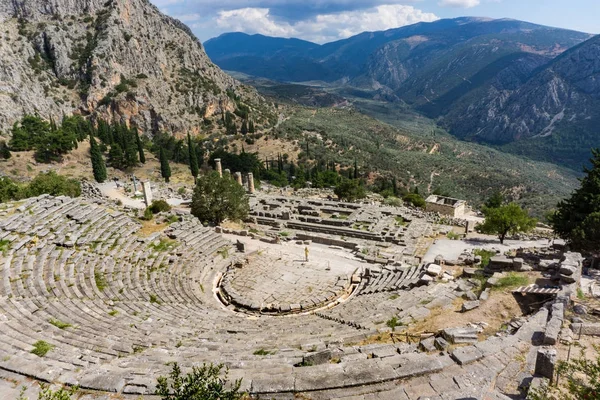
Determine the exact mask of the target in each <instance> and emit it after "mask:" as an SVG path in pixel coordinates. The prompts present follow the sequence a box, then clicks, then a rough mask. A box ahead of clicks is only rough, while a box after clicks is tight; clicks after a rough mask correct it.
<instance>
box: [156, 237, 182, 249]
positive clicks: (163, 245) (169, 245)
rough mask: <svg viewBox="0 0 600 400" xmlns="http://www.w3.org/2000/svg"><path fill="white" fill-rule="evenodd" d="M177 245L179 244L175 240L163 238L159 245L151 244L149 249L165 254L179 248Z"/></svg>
mask: <svg viewBox="0 0 600 400" xmlns="http://www.w3.org/2000/svg"><path fill="white" fill-rule="evenodd" d="M177 245H178V243H177V242H176V241H174V240H171V239H166V238H162V239H160V240H159V242H158V243H152V244H150V246H149V247H150V248H151V249H154V251H158V252H165V251H171V250H173V249H174V248H175V247H177Z"/></svg>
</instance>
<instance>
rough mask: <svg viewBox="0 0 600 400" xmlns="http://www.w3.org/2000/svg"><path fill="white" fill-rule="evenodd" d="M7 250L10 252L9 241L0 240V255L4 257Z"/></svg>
mask: <svg viewBox="0 0 600 400" xmlns="http://www.w3.org/2000/svg"><path fill="white" fill-rule="evenodd" d="M8 250H10V241H8V240H0V253H2V255H6V252H7V251H8Z"/></svg>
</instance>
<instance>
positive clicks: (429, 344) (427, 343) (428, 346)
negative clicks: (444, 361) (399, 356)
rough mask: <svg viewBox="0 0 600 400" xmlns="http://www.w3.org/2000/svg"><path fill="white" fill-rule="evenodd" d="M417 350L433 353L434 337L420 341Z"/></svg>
mask: <svg viewBox="0 0 600 400" xmlns="http://www.w3.org/2000/svg"><path fill="white" fill-rule="evenodd" d="M419 348H420V349H421V350H423V351H425V352H428V353H429V352H432V351H435V337H433V336H432V337H430V338H427V339H423V340H421V342H420V343H419Z"/></svg>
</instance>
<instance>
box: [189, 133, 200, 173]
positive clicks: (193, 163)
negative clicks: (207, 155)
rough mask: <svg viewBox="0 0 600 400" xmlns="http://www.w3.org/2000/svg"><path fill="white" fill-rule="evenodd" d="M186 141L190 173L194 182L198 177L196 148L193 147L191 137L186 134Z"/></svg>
mask: <svg viewBox="0 0 600 400" xmlns="http://www.w3.org/2000/svg"><path fill="white" fill-rule="evenodd" d="M187 141H188V153H189V154H188V157H189V159H190V171H191V172H192V176H193V177H194V180H196V178H197V177H198V171H199V168H198V157H197V156H196V147H195V146H194V142H192V136H191V135H190V134H189V133H188V135H187Z"/></svg>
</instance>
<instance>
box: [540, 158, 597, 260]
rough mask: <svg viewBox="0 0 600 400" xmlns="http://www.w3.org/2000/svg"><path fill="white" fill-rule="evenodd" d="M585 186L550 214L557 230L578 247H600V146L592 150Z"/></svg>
mask: <svg viewBox="0 0 600 400" xmlns="http://www.w3.org/2000/svg"><path fill="white" fill-rule="evenodd" d="M590 163H591V168H587V167H586V168H584V173H585V176H584V177H583V178H581V179H580V181H581V187H580V188H579V189H577V190H575V192H573V194H572V195H571V197H570V198H569V199H566V200H564V201H561V202H560V203H559V204H558V206H557V210H556V212H555V213H554V215H552V216H551V217H550V223H551V225H552V227H553V228H554V231H555V232H556V233H557V234H558V235H559V236H560V237H562V238H563V239H565V240H567V241H568V242H569V244H570V245H571V246H572V247H573V248H575V249H578V250H585V251H592V252H598V251H600V224H599V221H600V149H593V150H592V159H591V160H590Z"/></svg>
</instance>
